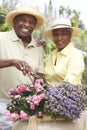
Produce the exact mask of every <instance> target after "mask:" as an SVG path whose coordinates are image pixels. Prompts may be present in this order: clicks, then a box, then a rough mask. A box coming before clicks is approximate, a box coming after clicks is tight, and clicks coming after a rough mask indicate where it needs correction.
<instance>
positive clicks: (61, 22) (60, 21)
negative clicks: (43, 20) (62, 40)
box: [44, 18, 81, 39]
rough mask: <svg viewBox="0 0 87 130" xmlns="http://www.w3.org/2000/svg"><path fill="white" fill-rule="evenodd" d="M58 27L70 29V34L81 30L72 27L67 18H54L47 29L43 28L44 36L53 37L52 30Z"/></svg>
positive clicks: (73, 34) (75, 33)
mask: <svg viewBox="0 0 87 130" xmlns="http://www.w3.org/2000/svg"><path fill="white" fill-rule="evenodd" d="M58 28H69V29H71V30H72V36H75V35H77V34H79V33H80V31H81V29H80V28H77V27H72V26H71V22H70V20H69V19H64V18H57V19H56V20H54V21H53V23H52V25H51V26H50V27H49V28H48V29H46V30H45V32H44V34H45V36H47V37H49V38H52V39H53V35H52V30H54V29H58Z"/></svg>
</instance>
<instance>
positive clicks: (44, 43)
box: [36, 40, 46, 48]
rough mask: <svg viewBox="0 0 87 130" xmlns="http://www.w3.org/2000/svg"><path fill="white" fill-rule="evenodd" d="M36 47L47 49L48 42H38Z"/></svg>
mask: <svg viewBox="0 0 87 130" xmlns="http://www.w3.org/2000/svg"><path fill="white" fill-rule="evenodd" d="M36 46H38V47H40V46H43V47H44V48H45V47H46V42H45V41H40V40H37V41H36Z"/></svg>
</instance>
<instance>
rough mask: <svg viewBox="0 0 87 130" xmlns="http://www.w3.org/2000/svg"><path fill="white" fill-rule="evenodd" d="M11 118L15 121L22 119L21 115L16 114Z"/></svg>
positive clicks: (11, 115)
mask: <svg viewBox="0 0 87 130" xmlns="http://www.w3.org/2000/svg"><path fill="white" fill-rule="evenodd" d="M10 117H11V119H13V120H14V121H16V120H18V119H20V115H19V114H16V113H12V114H10Z"/></svg>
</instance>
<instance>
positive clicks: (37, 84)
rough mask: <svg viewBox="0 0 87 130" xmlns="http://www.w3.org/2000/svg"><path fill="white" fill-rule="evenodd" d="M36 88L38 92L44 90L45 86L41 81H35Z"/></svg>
mask: <svg viewBox="0 0 87 130" xmlns="http://www.w3.org/2000/svg"><path fill="white" fill-rule="evenodd" d="M35 89H36V91H37V92H41V91H42V90H43V86H41V84H39V83H35Z"/></svg>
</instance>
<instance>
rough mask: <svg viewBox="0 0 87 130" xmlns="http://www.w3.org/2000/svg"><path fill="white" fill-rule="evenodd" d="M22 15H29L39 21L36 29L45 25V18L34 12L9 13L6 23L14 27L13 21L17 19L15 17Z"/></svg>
mask: <svg viewBox="0 0 87 130" xmlns="http://www.w3.org/2000/svg"><path fill="white" fill-rule="evenodd" d="M20 14H29V15H32V16H34V17H35V18H36V19H37V24H36V26H35V29H38V28H39V27H41V26H42V25H43V24H44V23H45V18H44V17H43V16H41V15H38V14H37V13H36V12H33V13H32V11H16V10H14V11H11V12H10V13H8V15H7V16H6V23H7V24H9V25H10V26H13V19H14V18H15V16H17V15H20Z"/></svg>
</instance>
